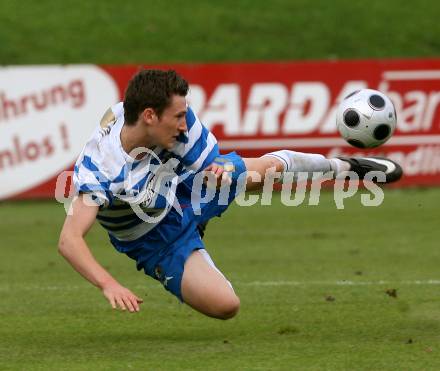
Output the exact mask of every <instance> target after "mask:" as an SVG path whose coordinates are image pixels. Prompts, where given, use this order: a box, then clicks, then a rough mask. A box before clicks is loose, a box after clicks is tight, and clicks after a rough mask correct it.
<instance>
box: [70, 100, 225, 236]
mask: <svg viewBox="0 0 440 371" xmlns="http://www.w3.org/2000/svg"><path fill="white" fill-rule="evenodd" d="M186 123H187V127H188V131H187V132H186V133H185V134H184V135H181V136H180V137H179V138H178V140H177V142H176V144H175V145H174V147H173V148H172V149H171V150H170V151H167V150H164V149H163V148H159V147H156V148H152V149H151V151H148V152H147V154H146V155H145V156H144V157H143V158H142V159H141V160H135V159H133V158H132V157H131V156H129V155H128V154H127V153H125V151H124V150H123V148H122V145H121V140H120V132H121V129H122V126H123V124H124V108H123V103H122V102H120V103H118V104H116V105H114V106H113V107H111V111H108V113H107V114H106V115H105V116H104V118H103V120H102V121H101V125H99V126H98V128H97V129H96V131H95V132H94V134H93V135H92V137H91V139H90V140H89V141H88V142H87V143H86V145H85V147H84V149H83V151H82V152H81V154H80V156H79V158H78V160H77V162H76V164H75V168H74V176H73V180H74V185H75V189H76V191H77V192H78V193H89V194H91V198H92V199H93V200H94V202H96V203H97V204H98V205H100V208H99V211H98V215H97V219H98V221H99V222H100V223H101V225H102V226H103V227H104V228H105V229H107V231H108V232H109V233H110V234H111V235H112V236H114V237H115V238H117V239H118V240H121V241H131V240H135V239H137V238H139V237H141V236H143V235H144V234H146V233H148V232H149V231H150V230H151V229H152V228H154V227H155V226H156V225H157V224H158V223H160V220H161V218H159V217H158V218H155V217H156V216H159V215H160V216H163V215H164V213H167V212H168V211H169V210H170V207H171V206H172V205H170V200H169V199H168V200H167V197H168V196H169V195H170V194H171V195H173V194H174V193H173V192H170V190H175V189H176V185H177V184H178V183H179V182H181V181H182V180H183V179H185V177H187V176H188V175H189V176H193V174H195V173H197V172H199V171H201V170H203V169H204V168H205V167H207V166H208V165H210V164H211V163H212V162H213V161H214V159H215V158H216V157H217V156H218V155H219V149H218V145H217V140H216V139H215V137H214V135H213V134H212V133H211V132H210V131H209V130H208V129H207V128H206V127H204V126H203V125H202V123H201V122H200V120H199V119H198V117H197V116H196V115H195V113H194V112H193V111H192V110H191V108H190V107H188V111H187V114H186ZM175 196H176V197H175V198H174V201H173V202H177V203H179V194H178V193H177V194H176V195H175ZM136 210H137V212H135V211H136ZM139 211H140V212H141V214H143V215H147V216H149V218H147V221H145V219H144V218H140V217H139Z"/></svg>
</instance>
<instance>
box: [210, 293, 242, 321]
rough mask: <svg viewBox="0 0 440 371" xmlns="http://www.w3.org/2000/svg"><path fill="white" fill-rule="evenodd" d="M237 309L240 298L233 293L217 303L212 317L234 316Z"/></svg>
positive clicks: (225, 317) (225, 318) (226, 317)
mask: <svg viewBox="0 0 440 371" xmlns="http://www.w3.org/2000/svg"><path fill="white" fill-rule="evenodd" d="M239 309H240V299H239V298H238V296H237V295H235V294H233V295H230V296H228V297H227V298H223V299H222V301H221V302H220V303H218V305H217V308H216V310H215V315H214V317H216V318H218V319H224V320H227V319H230V318H233V317H235V315H236V314H237V313H238V310H239Z"/></svg>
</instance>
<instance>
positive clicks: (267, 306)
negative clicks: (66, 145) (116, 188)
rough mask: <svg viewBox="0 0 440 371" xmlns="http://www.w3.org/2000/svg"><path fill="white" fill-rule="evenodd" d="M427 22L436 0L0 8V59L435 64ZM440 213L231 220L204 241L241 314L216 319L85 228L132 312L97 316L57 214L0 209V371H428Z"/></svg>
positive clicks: (261, 214) (433, 21) (296, 212)
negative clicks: (66, 256) (69, 258)
mask: <svg viewBox="0 0 440 371" xmlns="http://www.w3.org/2000/svg"><path fill="white" fill-rule="evenodd" d="M439 13H440V2H438V1H436V0H419V1H417V3H416V4H415V3H412V2H403V1H399V0H388V1H380V0H371V1H351V0H335V1H325V0H316V1H314V2H310V1H305V0H291V1H290V0H272V1H263V0H240V1H233V0H222V1H221V2H207V1H201V0H193V1H192V2H182V1H177V0H169V1H159V0H150V1H148V2H145V1H140V0H133V1H126V2H124V3H122V2H121V1H116V0H108V1H106V2H98V1H89V2H78V1H72V0H66V1H63V2H59V1H55V0H41V1H38V2H35V1H29V0H23V1H22V2H18V1H15V0H3V1H1V3H0V45H1V47H0V63H1V64H2V65H8V64H39V63H56V64H58V63H106V64H119V63H135V64H149V63H161V62H172V63H174V62H227V61H266V60H297V59H339V58H350V59H353V58H396V57H399V58H400V57H404V58H405V57H439V56H440V38H439V35H440V22H439V20H438V18H439V17H438V14H439ZM0 90H1V87H0ZM0 93H1V91H0ZM0 141H1V138H0ZM439 200H440V189H427V190H422V189H420V190H400V191H399V190H389V191H387V193H386V197H385V202H384V204H383V205H382V206H381V207H377V208H366V207H361V206H360V200H359V197H356V198H353V199H351V200H350V201H349V202H347V205H346V209H345V210H336V207H335V205H334V202H333V199H332V194H331V193H329V192H327V193H325V194H323V195H322V198H321V203H320V205H319V206H314V207H307V206H306V205H303V206H301V207H297V208H288V207H285V206H283V205H281V204H280V202H279V200H278V199H276V200H275V202H274V205H272V206H270V207H269V206H264V207H263V206H254V207H252V208H240V207H237V206H234V207H231V208H230V209H229V210H228V212H227V214H225V216H224V217H222V218H220V219H218V220H215V221H213V222H212V223H210V225H209V228H208V232H207V236H206V243H207V246H208V248H209V251H210V253H211V255H212V256H213V258H214V260H215V261H216V263H217V265H218V266H219V268H221V269H222V271H223V272H224V273H225V274H226V275H227V277H228V278H229V279H230V280H231V281H232V282H233V284H234V287H235V289H236V291H237V293H238V294H239V296H240V298H241V302H242V306H241V310H240V313H239V315H238V316H237V317H236V318H234V319H233V320H230V321H226V322H222V321H218V320H213V319H209V318H206V317H203V316H202V315H200V314H198V313H195V312H193V311H192V310H190V309H189V308H187V307H186V306H184V305H181V304H179V303H178V302H177V300H176V299H174V298H173V297H172V296H171V295H170V294H168V293H167V292H165V290H163V288H162V287H161V286H160V284H159V283H157V282H156V281H153V280H152V279H150V278H148V277H145V276H144V275H143V274H142V273H140V272H137V271H136V270H135V267H134V262H132V261H131V260H130V259H128V258H126V257H124V256H120V255H119V254H118V253H117V252H115V251H114V250H113V248H112V247H111V246H110V245H109V243H108V242H107V237H106V235H105V233H104V231H103V230H101V229H100V227H96V228H94V229H93V230H92V231H91V233H90V234H89V236H88V237H89V238H88V239H89V243H90V245H91V246H92V249H93V252H94V254H95V255H96V256H97V258H98V260H99V261H101V262H102V263H103V264H104V266H105V267H106V268H108V269H109V270H110V272H111V273H112V274H113V275H114V276H115V277H116V278H117V279H118V280H120V282H121V283H122V284H124V285H126V286H127V287H129V288H131V289H132V290H133V291H134V292H135V293H137V294H139V295H141V296H142V297H143V298H144V299H145V303H144V304H143V308H142V311H141V312H140V313H138V314H135V315H133V314H128V313H122V312H117V311H113V310H111V308H110V306H109V305H108V303H107V302H106V301H105V299H104V298H103V297H102V295H101V294H100V292H99V291H98V290H97V289H96V288H94V287H92V286H91V285H89V284H88V283H87V282H85V281H84V280H83V279H82V278H81V277H80V276H79V275H78V274H77V273H76V272H74V271H73V270H72V268H70V266H69V265H68V264H67V263H66V262H65V261H64V260H63V259H62V258H61V257H60V256H58V254H57V252H56V245H57V239H58V233H59V230H60V228H61V224H62V222H63V218H64V210H63V208H62V207H61V206H60V205H59V204H55V203H53V202H49V201H47V202H17V203H13V202H5V203H0V234H1V236H2V240H1V243H0V247H1V248H0V295H1V299H0V370H44V371H46V370H87V371H88V370H117V371H119V370H130V369H138V370H180V369H187V370H221V371H223V370H228V371H229V370H283V369H284V370H300V371H302V370H338V371H339V370H350V371H351V370H355V371H357V370H399V371H400V370H439V369H440V295H439V292H440V266H439V262H440V250H439V249H438V244H439V243H438V241H439V239H440V231H439V228H438V222H439V211H438V204H439ZM393 290H396V295H395V296H396V297H394V296H393V292H394V291H393ZM387 291H388V294H387Z"/></svg>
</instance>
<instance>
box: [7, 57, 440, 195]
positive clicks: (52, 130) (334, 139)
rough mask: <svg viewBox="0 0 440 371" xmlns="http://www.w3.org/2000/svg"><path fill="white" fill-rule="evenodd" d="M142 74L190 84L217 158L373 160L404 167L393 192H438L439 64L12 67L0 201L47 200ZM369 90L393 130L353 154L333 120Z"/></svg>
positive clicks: (434, 61) (426, 61) (191, 99)
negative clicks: (347, 101) (153, 72)
mask: <svg viewBox="0 0 440 371" xmlns="http://www.w3.org/2000/svg"><path fill="white" fill-rule="evenodd" d="M140 67H147V68H148V67H154V68H161V69H166V68H172V69H176V70H177V71H178V72H179V73H180V74H182V75H183V76H184V77H185V78H186V79H187V80H188V81H189V82H190V85H191V90H190V94H189V96H188V101H189V103H190V105H191V106H192V108H193V109H194V110H195V111H196V112H197V114H198V115H199V117H200V119H201V121H202V122H203V123H204V124H205V125H206V126H207V127H208V128H209V129H210V130H211V131H212V132H213V133H214V134H215V136H216V137H217V139H218V141H219V144H220V148H221V149H222V151H224V152H228V151H232V150H234V151H237V152H238V153H240V154H241V155H243V156H259V155H261V154H262V153H265V152H267V151H272V150H276V149H280V148H289V149H294V150H297V151H304V152H314V153H322V154H324V155H326V156H329V157H334V156H339V155H353V154H357V155H361V156H365V155H366V154H368V155H371V154H373V155H378V154H381V155H386V156H388V157H390V158H392V159H394V160H396V161H397V162H399V163H400V164H401V165H402V166H403V168H404V171H405V175H404V177H403V178H402V180H401V181H400V182H399V183H398V184H397V185H398V186H410V185H414V186H418V185H440V109H439V104H440V59H415V60H363V61H322V62H289V63H236V64H187V65H160V66H157V65H154V66H153V65H145V66H101V67H97V66H90V65H85V66H64V67H61V66H47V67H25V68H24V67H20V68H19V67H17V68H14V67H10V68H3V69H0V83H1V85H0V86H1V87H0V134H1V136H0V138H1V142H0V199H1V198H8V197H14V198H15V197H20V198H26V197H53V190H54V185H55V179H56V175H57V174H58V173H59V172H60V171H61V170H64V169H66V168H69V167H71V165H72V164H73V163H74V161H75V157H76V156H77V155H78V154H79V152H80V151H81V148H82V145H83V144H84V143H85V141H86V140H87V137H88V135H90V133H91V131H92V130H93V127H94V125H96V124H97V122H98V121H99V118H100V116H101V115H102V113H103V112H104V111H105V109H106V108H107V107H109V106H110V105H111V104H113V103H115V102H116V101H118V100H121V99H122V96H123V92H124V89H125V86H126V84H127V82H128V80H129V79H130V77H131V76H132V75H133V74H134V73H135V72H136V71H137V70H138V69H139V68H140ZM24 69H25V70H26V73H23V71H24ZM17 70H20V71H18V72H17ZM23 74H24V75H25V76H24V77H23ZM35 75H37V78H35ZM20 84H21V85H20ZM20 87H21V90H20ZM367 87H369V88H372V89H377V90H380V91H382V92H383V93H385V94H386V95H388V96H389V97H390V98H391V100H392V101H393V103H394V105H395V107H396V111H397V118H398V120H397V121H398V124H397V130H396V132H395V134H394V135H393V137H392V138H391V139H390V140H389V142H387V143H386V144H385V145H383V146H380V147H378V148H376V149H372V150H360V149H357V148H354V147H351V146H350V145H349V144H347V143H346V142H345V141H344V140H343V139H342V138H341V137H340V136H339V133H338V132H337V130H336V126H335V112H336V108H337V105H338V103H339V102H340V101H341V100H342V99H343V98H344V97H345V96H346V95H348V94H349V93H350V92H352V91H354V90H358V89H361V88H367ZM44 133H45V135H43V134H44ZM17 174H18V175H17ZM17 176H18V179H17ZM29 178H31V181H29ZM3 182H4V183H3ZM4 184H7V189H6V190H5V189H3V187H4Z"/></svg>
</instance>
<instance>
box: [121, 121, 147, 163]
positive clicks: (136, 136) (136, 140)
mask: <svg viewBox="0 0 440 371" xmlns="http://www.w3.org/2000/svg"><path fill="white" fill-rule="evenodd" d="M119 137H120V140H121V146H122V149H123V150H124V152H125V153H127V154H128V155H130V153H131V152H132V151H133V150H134V149H136V148H141V147H142V148H145V147H146V148H153V147H154V144H153V143H149V142H148V139H147V138H146V135H145V132H144V131H143V130H141V129H140V128H139V126H138V125H133V126H131V125H130V126H128V125H123V126H122V129H121V133H120V135H119ZM142 157H143V155H141V156H140V157H139V156H137V157H136V159H137V160H139V159H140V158H142Z"/></svg>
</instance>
